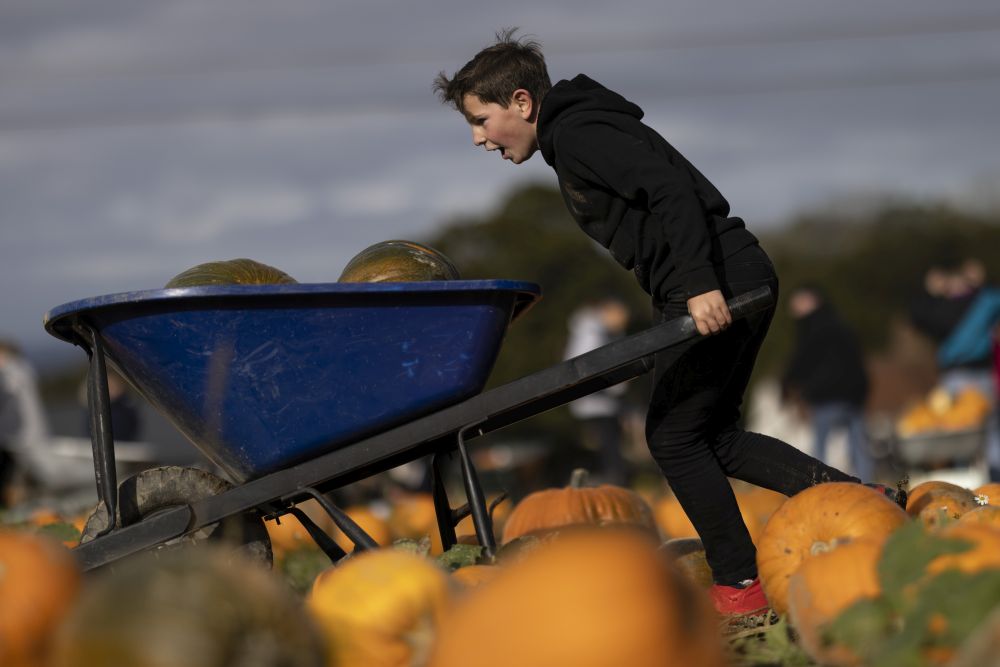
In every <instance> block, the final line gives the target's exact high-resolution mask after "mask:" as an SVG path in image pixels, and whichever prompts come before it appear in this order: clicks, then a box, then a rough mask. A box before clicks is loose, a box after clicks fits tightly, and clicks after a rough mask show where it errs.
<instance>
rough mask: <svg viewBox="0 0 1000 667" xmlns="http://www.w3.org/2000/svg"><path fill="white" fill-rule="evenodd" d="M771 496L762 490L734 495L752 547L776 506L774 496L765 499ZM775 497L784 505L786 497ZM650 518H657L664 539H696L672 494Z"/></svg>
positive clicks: (654, 508)
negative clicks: (751, 541)
mask: <svg viewBox="0 0 1000 667" xmlns="http://www.w3.org/2000/svg"><path fill="white" fill-rule="evenodd" d="M771 493H774V492H773V491H765V490H763V489H761V491H760V492H756V491H754V492H738V493H737V494H736V503H737V505H738V506H739V508H740V516H742V517H743V523H744V524H745V525H746V527H747V531H748V532H749V533H750V539H751V540H753V542H754V544H756V543H757V540H758V539H760V534H761V533H762V532H763V530H764V524H766V523H767V519H768V518H770V515H771V514H772V513H773V512H774V509H776V508H777V507H778V506H779V503H775V501H774V498H773V496H770V495H768V494H771ZM775 495H777V496H780V498H781V499H782V500H781V502H784V500H785V496H782V495H781V494H775ZM653 516H654V517H655V518H656V523H657V525H658V526H659V528H660V531H662V533H663V535H664V536H665V537H667V538H670V539H675V538H686V537H698V531H697V530H695V528H694V524H692V523H691V519H690V518H688V515H687V514H686V513H685V512H684V508H682V507H681V504H680V501H678V500H677V498H676V496H674V495H672V494H671V495H667V496H664V497H662V498H660V499H659V500H658V501H657V502H656V505H654V506H653Z"/></svg>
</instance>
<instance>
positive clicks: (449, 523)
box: [431, 452, 458, 551]
mask: <svg viewBox="0 0 1000 667" xmlns="http://www.w3.org/2000/svg"><path fill="white" fill-rule="evenodd" d="M446 455H447V454H446V453H444V452H435V454H434V456H433V457H432V458H431V479H432V484H433V496H434V513H435V514H436V515H437V523H438V533H440V534H441V548H442V549H443V550H444V551H447V550H448V549H450V548H452V547H453V546H455V545H456V544H457V543H458V537H457V536H456V535H455V517H454V514H453V512H452V509H451V504H450V503H449V502H448V491H447V490H446V489H445V487H444V474H443V473H442V468H443V467H444V462H443V461H442V457H443V456H446Z"/></svg>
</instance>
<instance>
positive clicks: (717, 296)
mask: <svg viewBox="0 0 1000 667" xmlns="http://www.w3.org/2000/svg"><path fill="white" fill-rule="evenodd" d="M561 130H562V131H561V132H560V133H559V137H558V147H557V150H556V154H557V155H558V156H559V159H560V161H561V162H562V163H563V164H564V165H565V166H566V167H567V168H569V169H570V170H571V171H572V172H574V173H576V174H577V175H578V176H580V177H582V178H584V179H585V180H589V181H592V182H593V181H596V182H597V183H600V184H603V186H604V187H606V188H608V189H610V190H611V191H613V192H615V193H616V194H618V195H619V196H620V197H623V198H624V199H626V200H629V201H637V200H642V199H645V201H646V202H647V205H648V207H649V210H650V213H651V214H652V215H653V216H655V217H656V218H657V219H659V220H660V221H662V223H663V224H662V225H660V226H659V227H657V228H655V229H650V230H647V232H652V233H654V234H657V235H662V241H664V243H658V244H657V246H658V247H660V248H662V247H669V248H670V259H671V260H672V261H673V262H674V264H675V265H676V267H677V272H678V275H679V276H680V279H681V284H682V285H683V287H684V290H685V293H686V296H687V297H688V312H690V313H691V316H692V317H693V318H694V320H695V324H696V325H697V327H698V331H699V332H700V333H701V334H702V335H707V334H709V333H718V332H719V331H721V330H722V329H725V328H726V327H727V326H729V324H730V323H731V322H732V316H731V315H730V313H729V308H728V307H727V306H726V301H725V298H724V297H723V295H722V292H721V291H720V290H719V283H718V279H717V278H716V276H715V269H714V268H713V266H712V260H711V239H710V237H709V232H708V226H707V225H706V223H705V211H704V209H703V208H702V205H701V201H700V200H699V199H698V197H697V195H696V194H695V188H694V182H693V181H692V180H691V177H690V175H689V174H688V173H687V172H686V171H685V170H683V169H678V168H676V167H674V166H673V165H671V164H670V163H669V162H668V160H667V159H666V158H665V157H664V156H663V155H661V154H658V153H655V152H654V151H653V150H652V149H651V148H650V147H649V145H648V144H646V143H645V142H644V141H642V140H641V139H639V138H637V137H634V136H632V135H629V134H627V133H625V132H622V131H621V130H618V129H616V128H614V127H612V126H610V125H608V124H605V123H599V122H585V123H576V124H567V125H566V126H564V127H563V128H561ZM667 259H668V258H667V256H666V253H662V252H656V253H655V254H654V256H653V257H652V261H651V263H652V266H651V267H650V270H651V272H652V274H653V275H656V274H657V271H658V268H659V265H660V264H662V263H663V262H666V261H667ZM658 296H660V297H661V298H665V297H666V295H663V294H660V295H658Z"/></svg>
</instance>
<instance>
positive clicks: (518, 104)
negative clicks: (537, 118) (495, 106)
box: [510, 88, 535, 120]
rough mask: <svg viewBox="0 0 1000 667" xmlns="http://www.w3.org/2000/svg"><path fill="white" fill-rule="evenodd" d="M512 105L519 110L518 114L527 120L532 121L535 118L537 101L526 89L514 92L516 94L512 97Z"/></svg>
mask: <svg viewBox="0 0 1000 667" xmlns="http://www.w3.org/2000/svg"><path fill="white" fill-rule="evenodd" d="M510 104H511V106H513V107H514V108H515V109H517V111H518V113H520V114H521V117H522V118H524V119H525V120H531V119H532V118H533V117H534V114H535V100H534V98H533V97H532V96H531V93H529V92H528V91H527V90H525V89H524V88H518V89H517V90H515V91H514V94H513V95H511V97H510Z"/></svg>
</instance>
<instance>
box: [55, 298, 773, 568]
mask: <svg viewBox="0 0 1000 667" xmlns="http://www.w3.org/2000/svg"><path fill="white" fill-rule="evenodd" d="M540 295H541V291H540V289H539V287H538V286H537V285H535V284H532V283H527V282H519V281H509V280H463V281H440V282H415V283H371V284H359V283H332V284H325V283H324V284H296V285H253V286H235V285H234V286H210V287H208V286H207V287H189V288H178V289H163V290H148V291H140V292H126V293H120V294H111V295H105V296H99V297H95V298H90V299H84V300H81V301H75V302H72V303H67V304H64V305H62V306H59V307H57V308H54V309H53V310H51V311H50V312H49V313H47V314H46V315H45V320H44V325H45V328H46V330H47V331H48V332H49V333H50V334H52V335H53V336H55V337H57V338H59V339H61V340H64V341H67V342H69V343H73V344H75V345H78V346H80V347H81V348H83V349H84V350H85V351H86V353H87V355H88V357H89V361H90V363H89V370H88V379H87V388H88V392H87V393H88V405H89V412H90V420H91V434H92V436H91V437H92V449H93V458H94V471H95V481H96V484H97V493H98V498H99V499H100V503H99V505H98V508H97V510H96V511H95V512H94V514H93V515H92V516H91V517H90V520H89V521H88V522H87V527H86V528H85V530H84V538H83V540H82V541H81V544H80V545H79V546H78V547H76V548H75V549H74V553H75V554H76V555H77V557H78V559H79V561H80V563H81V565H82V566H83V568H84V569H85V570H89V569H94V568H97V567H101V566H104V565H106V564H108V563H111V562H113V561H115V560H117V559H119V558H122V557H124V556H127V555H130V554H133V553H136V552H139V551H142V550H146V549H150V548H154V547H159V546H162V545H166V544H168V543H173V542H176V541H180V540H184V539H193V537H192V536H196V535H204V534H205V533H206V531H211V530H214V528H215V527H218V526H224V525H229V526H232V525H233V524H234V523H235V525H236V526H237V528H236V530H238V531H239V533H238V535H237V536H236V539H237V540H238V541H241V542H242V543H244V544H245V545H246V546H247V547H248V548H249V549H250V550H251V551H252V552H253V553H254V554H255V555H257V556H260V557H262V558H266V559H268V560H269V559H270V545H269V542H268V540H267V533H266V530H265V529H264V524H263V521H264V520H265V519H267V518H277V517H281V516H283V515H285V514H291V515H292V516H295V517H296V518H297V519H299V520H300V521H301V522H302V523H303V525H304V526H305V527H306V529H307V530H308V531H309V533H310V535H311V536H312V537H313V539H314V540H315V541H316V543H317V544H318V545H319V546H320V547H321V548H322V549H323V550H324V551H325V552H326V553H327V555H329V556H330V557H331V559H332V560H334V561H336V560H337V559H339V558H340V557H342V556H344V555H345V552H344V551H343V549H341V547H340V546H338V545H337V543H336V542H335V541H334V540H333V539H332V538H331V537H330V536H329V535H327V534H326V533H325V532H324V531H323V529H321V528H320V527H318V526H317V525H316V524H315V523H314V522H313V521H312V520H311V519H310V518H309V516H308V515H307V514H306V513H305V512H303V511H302V510H301V509H300V508H298V507H297V506H296V504H297V503H301V502H303V501H305V500H308V499H310V498H312V499H315V500H317V501H318V502H319V504H320V505H321V506H322V507H323V509H324V510H325V511H326V512H327V513H328V514H329V515H330V517H331V518H332V520H333V522H334V523H335V525H337V526H338V527H339V528H340V529H341V530H343V531H344V533H345V534H346V535H347V536H348V537H350V539H351V540H352V541H353V542H354V545H355V548H356V549H367V548H373V547H375V546H376V544H375V542H374V541H373V540H372V538H371V537H370V536H368V535H367V534H365V532H364V531H363V530H362V529H361V528H360V527H359V526H358V525H357V524H355V523H354V522H353V521H352V520H351V519H350V517H348V516H347V515H346V513H344V512H343V511H342V510H341V509H340V508H339V507H337V506H336V505H335V503H334V502H333V501H332V499H331V494H332V492H333V491H335V490H337V489H339V488H341V487H342V486H344V485H346V484H349V483H351V482H354V481H357V480H360V479H365V478H367V477H369V476H371V475H375V474H378V473H381V472H384V471H387V470H390V469H392V468H394V467H396V466H399V465H401V464H404V463H408V462H410V461H414V460H416V459H418V458H423V457H425V456H430V457H431V471H432V478H433V494H434V501H435V507H436V510H437V520H438V528H439V530H440V532H441V538H442V543H443V545H444V546H445V548H448V547H449V546H451V545H453V544H455V543H456V536H455V526H456V524H457V523H458V521H459V520H460V519H462V518H464V517H465V516H467V515H470V514H471V516H472V520H473V524H474V526H475V530H476V535H477V537H478V539H479V542H480V544H481V545H482V546H483V548H484V550H485V551H486V553H487V554H489V555H492V554H493V553H494V550H495V548H496V545H495V543H494V539H493V530H492V526H491V520H490V516H489V511H488V508H487V507H486V503H485V500H484V495H483V492H482V489H481V487H480V484H479V481H478V476H477V474H476V470H475V468H474V466H473V465H472V461H471V458H470V456H469V452H468V448H467V444H466V443H467V441H468V440H470V439H472V438H475V437H478V436H481V435H484V434H486V433H489V432H492V431H494V430H497V429H499V428H502V427H504V426H507V425H510V424H512V423H515V422H517V421H520V420H522V419H526V418H528V417H531V416H534V415H536V414H539V413H541V412H544V411H546V410H549V409H551V408H554V407H557V406H559V405H563V404H565V403H568V402H570V401H572V400H574V399H576V398H579V397H581V396H584V395H586V394H589V393H592V392H594V391H598V390H600V389H603V388H605V387H609V386H611V385H614V384H617V383H619V382H623V381H625V380H628V379H631V378H634V377H637V376H639V375H641V374H643V373H645V372H647V371H648V370H650V369H651V368H652V365H653V358H652V355H653V354H654V353H655V352H657V351H659V350H661V349H664V348H666V347H669V346H671V345H676V344H678V343H681V342H683V341H686V340H688V339H691V338H694V337H696V336H698V333H697V330H696V328H695V327H694V323H693V321H692V320H691V318H690V317H682V318H678V319H676V320H674V321H671V322H666V323H663V324H660V325H657V326H655V327H652V328H650V329H647V330H645V331H643V332H640V333H637V334H634V335H632V336H628V337H626V338H623V339H621V340H618V341H615V342H614V343H611V344H609V345H606V346H604V347H602V348H598V349H596V350H593V351H591V352H588V353H586V354H584V355H581V356H579V357H576V358H573V359H569V360H566V361H563V362H561V363H558V364H556V365H554V366H551V367H548V368H546V369H543V370H540V371H537V372H535V373H532V374H530V375H527V376H524V377H522V378H520V379H517V380H514V381H512V382H510V383H507V384H505V385H501V386H498V387H496V388H493V389H490V390H488V391H483V388H484V386H485V385H486V382H487V380H488V378H489V374H490V372H491V370H492V368H493V365H494V363H495V361H496V358H497V356H498V354H499V350H500V345H501V344H502V342H503V339H504V336H505V334H506V331H507V327H508V326H509V325H510V323H511V322H512V321H514V320H515V319H517V318H518V317H520V316H521V315H523V314H524V313H525V312H526V311H527V310H528V309H529V308H530V307H531V306H532V305H533V304H534V303H535V302H536V301H537V300H538V299H539V298H540ZM772 302H773V295H772V294H771V293H770V291H769V290H768V289H767V288H762V289H759V290H755V291H754V292H750V293H747V294H743V295H739V296H737V297H735V298H734V299H732V300H731V301H730V303H729V307H730V310H731V311H732V313H733V316H734V317H736V318H740V317H745V316H746V315H748V314H750V313H753V312H756V311H758V310H761V309H763V308H765V307H767V306H768V305H770V304H771V303H772ZM107 364H110V365H112V366H113V367H114V368H115V370H117V371H118V372H119V373H120V374H121V375H122V377H124V378H125V379H126V380H127V381H128V382H129V383H130V384H131V385H132V387H133V388H134V389H135V390H136V391H137V392H138V393H139V394H140V395H142V396H143V397H144V398H145V399H146V400H148V401H149V402H150V403H151V404H152V405H153V406H154V407H155V408H156V409H158V410H159V411H160V412H161V413H162V414H163V415H164V416H165V417H166V418H167V419H168V420H169V421H170V422H171V423H172V424H173V425H174V426H176V428H177V429H178V430H179V431H181V432H182V433H183V434H184V435H185V436H186V437H187V438H188V439H189V440H190V441H191V442H192V443H193V444H194V446H195V447H197V448H198V449H199V450H200V451H201V452H202V453H203V454H204V456H205V457H206V458H207V459H208V460H209V461H211V462H212V463H213V464H214V465H215V466H217V467H218V469H219V470H220V471H222V472H223V474H224V477H221V476H217V475H215V474H214V473H210V472H208V471H203V470H197V469H193V468H191V469H189V468H154V469H150V470H147V471H143V472H141V473H139V475H136V476H134V477H132V478H129V479H127V480H124V481H123V482H122V483H121V484H120V485H119V484H118V480H117V478H116V468H115V454H114V441H113V439H112V436H111V425H110V410H109V401H108V391H107V370H106V369H107ZM455 452H457V454H458V457H459V462H460V464H461V475H462V478H463V485H464V489H465V494H466V503H465V504H464V505H463V506H462V507H460V508H453V507H452V506H451V503H450V500H449V498H448V496H447V493H446V491H445V488H446V485H445V483H444V480H443V479H442V475H443V471H444V468H445V466H444V465H443V457H445V456H452V455H453V454H454V453H455ZM226 534H227V535H228V536H230V537H231V536H232V535H233V530H232V528H230V529H227V533H226Z"/></svg>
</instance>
